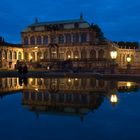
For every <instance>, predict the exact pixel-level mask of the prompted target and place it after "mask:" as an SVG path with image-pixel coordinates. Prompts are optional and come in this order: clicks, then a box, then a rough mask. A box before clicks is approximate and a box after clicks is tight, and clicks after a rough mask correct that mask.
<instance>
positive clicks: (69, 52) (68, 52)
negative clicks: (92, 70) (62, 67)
mask: <svg viewBox="0 0 140 140" xmlns="http://www.w3.org/2000/svg"><path fill="white" fill-rule="evenodd" d="M71 57H72V56H71V51H67V53H66V58H67V59H71Z"/></svg>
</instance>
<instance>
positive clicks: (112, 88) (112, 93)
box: [109, 80, 118, 106]
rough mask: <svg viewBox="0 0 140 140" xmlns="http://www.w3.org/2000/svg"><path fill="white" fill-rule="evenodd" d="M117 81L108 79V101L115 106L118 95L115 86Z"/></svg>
mask: <svg viewBox="0 0 140 140" xmlns="http://www.w3.org/2000/svg"><path fill="white" fill-rule="evenodd" d="M116 85H117V82H116V81H114V80H112V81H110V94H109V95H110V96H109V100H110V103H111V104H112V105H113V106H115V105H116V104H117V103H118V95H117V88H116Z"/></svg>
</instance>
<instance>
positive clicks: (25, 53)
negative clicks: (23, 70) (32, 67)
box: [24, 52, 29, 60]
mask: <svg viewBox="0 0 140 140" xmlns="http://www.w3.org/2000/svg"><path fill="white" fill-rule="evenodd" d="M24 59H25V60H28V59H29V55H28V53H27V52H24Z"/></svg>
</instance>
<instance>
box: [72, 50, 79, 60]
mask: <svg viewBox="0 0 140 140" xmlns="http://www.w3.org/2000/svg"><path fill="white" fill-rule="evenodd" d="M73 55H74V58H75V59H78V58H79V52H78V51H74V53H73Z"/></svg>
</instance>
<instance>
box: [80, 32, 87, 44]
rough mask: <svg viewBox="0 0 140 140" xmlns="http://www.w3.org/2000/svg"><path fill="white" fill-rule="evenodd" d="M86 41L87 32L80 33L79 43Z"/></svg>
mask: <svg viewBox="0 0 140 140" xmlns="http://www.w3.org/2000/svg"><path fill="white" fill-rule="evenodd" d="M85 42H87V33H82V34H81V43H85Z"/></svg>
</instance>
